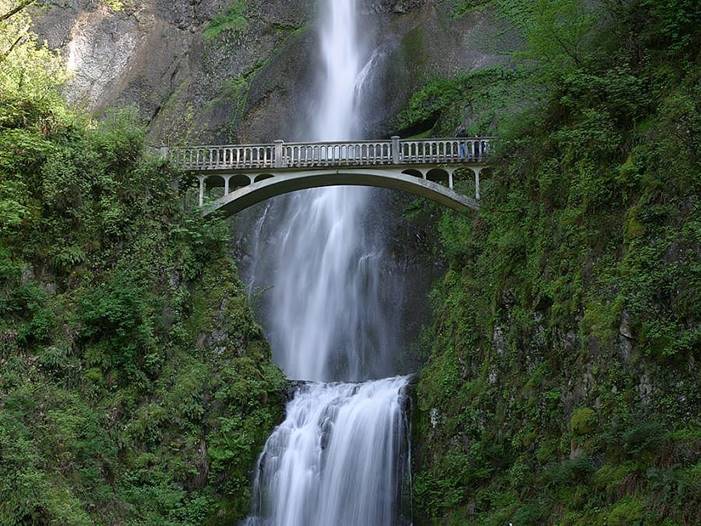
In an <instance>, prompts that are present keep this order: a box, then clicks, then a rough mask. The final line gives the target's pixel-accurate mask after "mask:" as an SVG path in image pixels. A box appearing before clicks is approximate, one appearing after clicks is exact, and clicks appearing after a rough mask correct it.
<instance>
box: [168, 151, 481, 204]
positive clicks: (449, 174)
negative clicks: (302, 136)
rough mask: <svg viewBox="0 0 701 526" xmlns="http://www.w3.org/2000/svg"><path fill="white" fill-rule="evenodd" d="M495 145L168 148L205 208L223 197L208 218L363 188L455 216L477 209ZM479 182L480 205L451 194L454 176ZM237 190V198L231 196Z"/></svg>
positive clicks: (477, 183)
mask: <svg viewBox="0 0 701 526" xmlns="http://www.w3.org/2000/svg"><path fill="white" fill-rule="evenodd" d="M489 145H490V139H488V138H482V137H474V138H447V139H423V140H400V139H399V138H398V137H392V139H391V140H383V141H355V142H318V143H285V142H283V141H276V142H275V143H273V144H245V145H226V146H194V147H186V148H172V149H168V148H163V149H162V154H163V155H164V157H167V158H168V159H170V160H171V161H172V162H173V163H174V164H175V165H177V166H178V167H180V168H181V169H182V170H184V171H188V172H192V173H195V174H197V176H198V179H199V182H200V198H199V203H200V206H203V205H204V197H205V190H206V189H207V188H208V187H209V186H223V187H224V196H223V197H221V198H220V199H218V200H217V201H215V202H214V203H211V204H210V205H208V208H207V212H206V213H209V212H212V211H215V210H219V209H221V210H223V211H225V212H226V213H236V212H237V211H239V210H242V209H243V208H246V207H248V206H251V205H252V204H255V203H257V202H260V201H261V200H264V199H268V198H270V197H273V196H276V195H281V194H283V193H287V192H290V191H296V190H301V189H305V188H319V187H324V186H335V185H362V186H377V187H383V188H395V189H400V190H405V191H409V192H412V193H414V194H417V195H422V196H424V197H428V198H429V199H432V200H434V201H436V202H438V203H440V204H443V205H445V206H449V207H451V208H455V209H477V208H478V207H479V206H478V204H477V201H478V200H479V198H480V195H479V179H480V172H481V170H482V169H483V168H485V167H486V163H487V156H488V154H489ZM460 168H467V169H469V170H471V171H472V172H473V173H474V175H475V190H476V192H475V198H474V199H472V198H469V197H466V196H463V195H460V194H458V193H456V192H454V191H453V178H454V173H455V171H456V170H458V169H460ZM232 190H233V191H232Z"/></svg>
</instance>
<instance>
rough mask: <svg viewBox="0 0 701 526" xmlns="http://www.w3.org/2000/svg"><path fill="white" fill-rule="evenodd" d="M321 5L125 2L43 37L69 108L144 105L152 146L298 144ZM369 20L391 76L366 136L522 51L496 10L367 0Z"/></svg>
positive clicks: (84, 10) (77, 16)
mask: <svg viewBox="0 0 701 526" xmlns="http://www.w3.org/2000/svg"><path fill="white" fill-rule="evenodd" d="M316 4H317V2H316V1H315V0H286V1H283V0H273V1H264V0H247V1H244V0H171V1H169V2H166V1H164V0H144V1H141V2H135V1H131V0H126V1H125V2H124V8H123V9H121V10H119V11H113V10H112V9H110V8H109V7H107V6H106V5H104V4H103V3H101V2H99V1H97V0H67V1H66V2H63V3H61V4H57V5H53V6H52V7H50V8H49V9H48V10H47V11H46V12H45V13H44V14H43V15H42V16H41V17H40V18H39V21H38V23H37V27H36V30H37V32H38V33H39V34H40V35H42V36H43V37H44V38H46V40H47V41H48V43H49V45H50V46H52V47H54V48H58V49H60V50H62V51H63V53H64V54H65V57H66V61H67V64H68V67H69V68H70V70H71V71H72V72H73V74H74V76H73V79H72V80H71V81H70V83H69V85H68V86H67V89H66V94H67V96H68V98H69V99H70V100H71V101H73V102H75V103H78V104H82V105H84V106H85V107H86V108H87V109H88V110H90V111H95V112H100V111H102V110H104V109H106V108H109V107H112V106H121V105H136V106H137V107H138V108H139V110H140V112H141V113H142V115H143V116H144V117H145V119H147V120H148V122H149V125H150V130H151V137H152V142H156V143H165V144H173V143H178V142H181V141H187V142H190V143H193V142H194V143H202V142H212V141H225V142H229V141H241V142H258V141H271V140H274V139H275V138H285V139H287V140H292V139H295V138H300V137H301V136H302V135H303V131H304V129H305V128H306V123H305V122H304V119H301V118H300V116H303V115H308V114H309V113H311V112H313V111H314V109H313V106H311V107H310V106H309V104H310V103H309V102H308V101H309V100H313V97H310V96H309V92H310V91H311V90H313V89H314V85H313V81H312V79H313V78H315V76H314V71H312V67H313V65H314V64H315V63H317V61H316V60H315V53H316V48H317V46H316V34H315V31H314V30H313V29H312V28H313V24H312V23H310V22H312V21H313V18H314V16H315V14H314V13H315V9H316ZM237 9H239V11H237ZM363 11H364V13H365V14H366V15H367V24H366V25H365V26H364V27H367V30H368V31H371V32H373V33H374V35H375V40H376V44H377V51H376V53H375V56H374V63H373V64H374V66H373V67H376V68H378V71H382V72H384V73H383V74H382V75H378V76H377V77H376V80H375V82H374V85H373V86H371V87H370V89H369V93H372V96H371V100H370V103H369V105H368V111H367V116H368V119H367V120H368V129H367V133H368V134H369V135H385V134H387V133H389V132H390V131H391V127H392V126H391V120H392V119H391V118H392V116H393V115H395V114H396V113H397V112H398V111H399V110H400V109H401V108H402V107H403V106H404V105H405V104H406V102H407V101H408V99H409V97H410V96H411V94H412V93H413V92H414V91H415V90H416V89H417V88H418V87H419V86H420V85H421V84H422V83H423V82H424V81H425V80H427V79H428V78H431V77H434V76H437V75H451V74H454V73H456V72H457V71H464V70H469V69H473V68H479V67H484V66H487V65H490V64H494V63H497V62H503V61H504V60H505V58H504V54H503V51H504V50H505V49H512V48H513V45H514V42H513V39H512V38H510V37H509V36H508V35H510V34H511V32H510V31H509V30H508V28H507V27H505V26H504V23H503V22H501V21H499V20H498V19H496V18H495V16H494V15H493V14H492V13H491V12H490V11H488V10H482V11H479V10H475V11H472V12H471V13H470V14H468V15H467V16H465V17H463V18H461V19H458V20H455V19H452V18H451V17H450V13H449V8H448V7H447V6H446V5H444V3H442V2H437V3H436V2H430V1H426V0H398V1H397V0H366V2H365V4H364V6H363ZM241 13H242V16H239V15H240V14H241ZM237 16H238V17H239V18H237V20H236V23H229V22H231V19H232V18H233V17H237ZM504 35H507V36H506V37H505V36H504Z"/></svg>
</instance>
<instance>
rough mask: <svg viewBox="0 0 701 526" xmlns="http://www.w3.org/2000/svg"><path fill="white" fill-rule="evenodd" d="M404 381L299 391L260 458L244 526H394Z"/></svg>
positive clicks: (404, 455)
mask: <svg viewBox="0 0 701 526" xmlns="http://www.w3.org/2000/svg"><path fill="white" fill-rule="evenodd" d="M407 383H408V378H407V377H397V378H389V379H385V380H377V381H371V382H366V383H362V384H343V383H340V384H306V385H304V386H302V387H300V388H299V390H298V391H297V393H296V395H295V397H294V399H293V400H292V401H290V402H289V404H288V405H287V418H286V420H285V422H284V423H283V424H282V425H280V426H279V427H278V428H277V429H276V430H275V431H274V433H273V434H272V435H271V436H270V438H269V439H268V441H267V443H266V445H265V452H264V454H263V455H262V456H261V457H260V460H259V463H258V467H257V472H256V473H257V475H256V480H255V487H254V494H255V500H254V511H253V515H252V516H251V517H250V518H249V519H248V520H247V521H246V522H245V524H246V526H328V525H344V526H372V525H392V524H400V521H401V517H400V510H399V508H398V506H397V503H398V502H400V501H401V493H402V489H403V486H404V484H405V482H406V481H407V480H408V478H407V477H408V469H409V465H408V463H409V462H408V459H409V455H408V423H407V421H406V412H405V405H406V404H407V394H406V387H407Z"/></svg>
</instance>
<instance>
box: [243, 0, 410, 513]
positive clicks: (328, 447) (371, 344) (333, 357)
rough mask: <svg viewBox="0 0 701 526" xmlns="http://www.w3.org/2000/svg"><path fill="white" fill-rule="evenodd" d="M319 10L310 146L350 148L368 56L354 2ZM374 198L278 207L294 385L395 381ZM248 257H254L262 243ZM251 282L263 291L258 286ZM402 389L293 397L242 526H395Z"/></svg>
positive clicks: (286, 347)
mask: <svg viewBox="0 0 701 526" xmlns="http://www.w3.org/2000/svg"><path fill="white" fill-rule="evenodd" d="M322 1H323V6H322V9H321V13H322V16H321V35H320V36H321V38H320V42H321V57H322V64H321V65H320V71H322V72H323V78H322V79H320V94H319V97H318V99H317V101H318V107H317V110H316V112H315V115H314V122H313V125H312V130H311V132H310V136H309V137H308V138H309V139H312V140H348V139H353V138H358V137H359V135H360V133H359V128H360V126H359V119H358V117H357V116H358V115H359V113H360V112H359V105H360V104H361V102H362V97H363V88H364V86H365V82H366V80H367V79H368V77H369V76H370V75H371V70H372V65H373V61H374V58H375V57H374V56H368V57H364V53H363V51H362V47H361V45H360V42H359V38H358V37H359V35H358V31H357V27H358V26H357V6H356V1H355V0H322ZM371 195H372V194H371V191H370V190H367V189H362V188H344V187H339V188H330V189H323V190H313V191H307V192H299V193H297V194H294V195H293V196H291V197H290V198H289V199H288V200H286V201H285V202H284V203H283V204H285V205H286V206H285V208H284V211H283V212H282V214H281V215H279V216H278V218H277V221H276V226H277V228H278V229H279V234H278V235H277V236H276V237H275V241H274V242H273V243H268V244H267V245H266V247H265V248H266V254H265V256H266V257H268V258H270V259H272V261H273V263H272V265H271V267H272V272H271V274H270V275H271V278H270V282H269V284H270V292H269V298H268V305H269V308H268V310H269V312H268V313H267V324H268V327H267V330H268V334H269V335H270V339H271V343H272V347H273V354H274V357H275V358H276V360H277V361H278V362H279V363H280V365H281V366H282V368H283V369H284V370H285V372H286V373H287V374H288V376H290V377H291V378H295V379H301V380H312V381H315V382H328V381H332V380H342V381H345V382H348V381H353V382H357V381H363V380H368V379H369V378H377V377H378V376H379V375H385V376H387V375H389V374H392V372H393V371H391V366H390V365H389V363H390V362H391V361H390V360H388V358H387V357H388V355H389V354H392V353H393V352H394V349H393V342H394V341H396V340H395V339H394V338H393V333H396V332H397V330H396V323H395V320H396V316H395V314H396V313H395V312H394V311H396V308H395V306H394V305H391V299H388V296H387V294H386V280H384V279H383V271H382V268H381V265H380V263H381V261H382V260H383V255H384V251H385V249H384V245H383V243H382V238H381V236H380V235H378V234H377V233H376V232H373V231H369V229H368V228H367V227H366V224H365V223H366V221H367V214H368V207H369V201H370V196H371ZM271 206H272V207H275V204H273V205H271ZM268 211H269V208H266V210H265V211H264V214H263V216H262V217H261V219H260V222H259V223H258V224H257V225H256V226H257V231H258V232H259V233H260V232H262V231H263V229H264V227H265V221H266V218H267V217H268ZM253 252H254V253H255V254H258V255H259V257H262V256H260V254H261V252H263V249H262V248H261V245H260V242H259V243H256V246H255V247H254V250H253ZM252 281H254V282H259V283H264V284H266V283H265V282H264V281H263V280H261V279H260V278H259V277H257V276H255V275H254V276H253V278H252ZM395 374H396V373H395ZM407 383H408V378H407V377H395V378H389V379H384V380H374V381H366V382H365V383H362V384H349V383H329V384H321V383H309V384H306V385H305V386H303V387H301V388H300V389H299V390H298V391H297V393H296V394H295V397H294V399H293V400H292V401H291V402H289V404H288V406H287V416H286V420H285V422H284V423H283V424H281V425H280V426H279V427H278V428H277V429H276V430H275V431H274V433H273V434H272V435H271V437H270V438H269V439H268V441H267V443H266V445H265V449H264V452H263V454H262V455H261V457H260V459H259V465H258V470H257V476H256V481H255V488H254V495H255V497H254V502H253V513H252V516H251V517H249V519H247V521H246V523H245V524H246V525H248V526H330V525H334V526H336V525H337V526H380V525H394V524H399V523H400V521H401V518H400V512H399V501H400V495H401V492H402V488H403V483H404V482H405V475H406V474H407V462H408V460H407V459H408V454H409V448H408V436H407V433H406V428H407V424H406V421H405V411H404V405H405V403H406V395H405V390H406V386H407Z"/></svg>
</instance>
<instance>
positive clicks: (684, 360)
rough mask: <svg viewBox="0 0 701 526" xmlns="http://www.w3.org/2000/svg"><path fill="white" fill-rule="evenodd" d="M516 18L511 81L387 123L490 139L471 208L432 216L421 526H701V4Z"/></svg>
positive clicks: (663, 0) (445, 88)
mask: <svg viewBox="0 0 701 526" xmlns="http://www.w3.org/2000/svg"><path fill="white" fill-rule="evenodd" d="M492 4H497V7H496V8H500V7H499V6H501V7H504V6H505V5H507V7H511V8H513V7H514V6H516V5H517V4H519V2H495V3H492ZM527 4H528V3H521V6H524V5H527ZM530 5H531V9H524V10H516V12H518V13H519V17H516V18H515V21H516V22H517V23H520V24H521V27H522V28H523V30H524V34H525V36H526V37H527V40H528V43H529V44H528V50H527V51H526V52H525V54H524V55H523V57H522V58H524V59H525V60H524V61H523V62H522V65H521V66H520V67H518V68H516V69H515V70H509V71H499V70H491V71H487V72H482V73H480V74H479V75H473V76H462V77H459V78H455V79H443V80H437V81H435V82H433V83H431V84H429V85H428V86H427V87H426V88H425V89H424V90H423V91H422V92H421V93H418V94H417V95H416V97H415V99H414V101H413V103H412V106H411V108H409V109H408V110H407V111H406V112H405V113H404V114H403V115H402V116H401V119H402V122H401V123H400V124H401V125H403V126H406V127H410V126H411V125H412V124H413V123H415V122H422V121H423V122H427V121H430V122H437V124H436V127H435V128H434V130H433V132H432V134H434V135H435V134H437V133H444V134H451V133H453V132H454V126H456V125H457V124H458V122H459V121H460V119H461V118H462V116H463V113H462V112H463V111H464V110H465V109H466V108H467V114H468V116H469V118H468V119H467V122H468V125H469V127H470V128H471V131H472V132H474V133H496V134H497V135H498V137H499V144H498V146H497V148H496V153H495V158H494V160H493V170H492V173H491V175H490V176H489V181H488V188H485V190H486V191H485V194H486V196H485V199H484V201H483V203H482V210H481V211H480V213H479V214H478V215H475V216H472V217H466V216H461V215H458V214H455V213H452V212H448V213H445V215H443V216H442V219H441V220H440V223H439V227H440V232H441V237H442V243H443V247H444V253H445V255H446V257H447V258H448V259H449V263H450V269H449V271H448V272H447V274H446V275H445V277H444V278H443V279H442V281H441V282H440V283H439V284H438V285H437V286H436V288H435V292H434V294H433V300H432V301H433V305H434V313H435V320H434V323H433V326H432V327H431V328H430V330H428V332H427V334H426V335H425V338H424V344H423V348H424V350H425V352H426V359H427V364H426V366H425V368H424V369H423V370H422V372H421V374H420V378H419V380H418V385H417V396H416V400H417V411H416V415H415V424H414V432H415V437H414V443H415V448H416V451H415V458H414V462H415V478H414V506H413V509H414V511H415V513H416V514H417V517H416V519H417V521H416V523H417V524H455V525H465V524H475V525H494V526H502V525H505V524H509V523H510V522H511V523H513V524H514V525H515V526H525V525H543V524H560V525H572V526H574V525H578V526H597V525H601V526H604V525H606V526H623V525H631V526H632V525H663V526H682V525H685V526H688V525H696V524H701V462H700V460H701V326H700V322H701V149H700V146H701V57H700V56H699V50H701V31H700V29H699V28H701V11H699V6H698V3H697V2H695V1H694V0H631V1H620V2H618V1H617V2H608V1H607V2H583V5H582V4H580V3H579V2H577V1H574V0H566V1H550V0H542V1H538V2H530ZM513 12H514V11H513V10H512V13H513ZM504 16H509V12H504ZM439 86H440V88H439Z"/></svg>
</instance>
